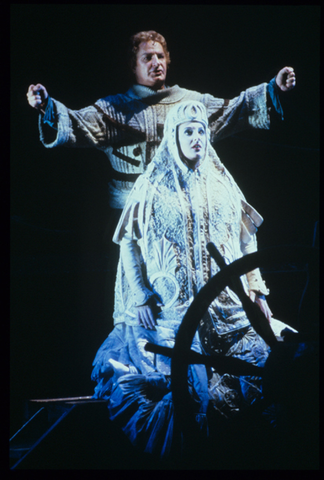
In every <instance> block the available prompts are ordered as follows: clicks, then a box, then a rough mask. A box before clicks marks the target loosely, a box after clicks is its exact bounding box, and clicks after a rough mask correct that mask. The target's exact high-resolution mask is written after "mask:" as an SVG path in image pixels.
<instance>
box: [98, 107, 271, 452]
mask: <svg viewBox="0 0 324 480" xmlns="http://www.w3.org/2000/svg"><path fill="white" fill-rule="evenodd" d="M192 105H194V107H195V108H196V109H199V108H201V104H199V102H194V103H193V102H189V103H188V104H185V105H184V104H182V105H181V106H180V107H179V106H177V107H175V108H180V109H181V108H182V109H184V112H185V109H186V106H187V107H188V108H189V107H190V108H191V106H192ZM202 108H203V111H204V107H203V106H202ZM202 115H205V114H204V113H202ZM178 117H179V112H178V111H177V110H175V109H173V110H172V111H170V113H169V114H168V116H167V120H166V123H165V127H164V137H163V141H162V143H161V145H160V147H159V148H158V151H157V153H156V155H155V157H154V159H153V161H152V162H151V164H150V165H149V166H148V168H147V170H146V171H145V173H144V174H143V175H141V177H139V179H138V180H137V181H136V183H135V185H134V188H133V190H132V192H131V193H130V195H129V197H128V200H127V203H126V206H125V208H124V210H123V214H122V216H121V219H120V221H119V224H118V227H117V229H116V232H115V235H114V241H115V242H116V243H119V244H120V246H121V255H120V259H119V265H118V272H117V278H116V286H115V309H114V322H115V327H114V330H113V331H112V332H111V334H110V335H109V336H108V338H107V339H106V340H105V341H104V343H103V344H102V346H101V347H100V349H99V350H98V352H97V355H96V358H95V360H94V363H93V366H94V369H93V372H92V379H93V380H96V381H97V386H96V388H95V397H96V398H107V399H109V407H108V408H109V412H110V416H111V418H112V419H113V420H115V421H116V422H117V423H119V424H120V426H121V428H122V429H123V430H124V432H125V433H126V434H127V435H128V437H129V438H130V440H131V441H132V442H133V443H134V445H137V446H138V447H139V448H141V449H142V450H144V451H149V452H154V453H157V454H159V455H161V456H164V455H168V454H169V453H170V452H171V451H172V449H173V445H174V443H176V444H177V445H178V441H176V442H175V433H174V430H173V422H174V418H173V404H172V392H171V386H170V374H171V370H170V359H169V358H167V357H164V356H162V355H156V354H153V353H150V352H148V351H146V350H145V344H146V343H147V342H151V343H155V344H158V345H161V346H168V347H173V346H174V342H175V337H176V334H177V330H178V328H179V326H180V323H181V321H182V318H183V316H184V314H185V313H186V311H187V309H188V307H189V305H190V304H191V302H192V301H193V299H194V298H195V296H196V294H197V292H198V291H199V290H200V289H201V288H202V287H203V286H204V285H205V284H206V282H207V281H208V280H209V279H210V278H211V276H213V275H215V274H216V273H217V271H218V270H219V267H218V266H217V264H216V263H215V262H214V260H213V259H212V258H211V257H210V255H209V253H208V251H207V248H206V245H207V243H208V242H213V243H214V244H215V245H216V247H217V248H218V249H219V251H220V252H221V254H222V256H223V257H224V259H225V261H226V263H230V262H232V261H234V260H236V259H237V258H240V257H241V256H242V255H243V254H244V253H246V251H249V252H250V251H254V250H256V239H255V232H256V230H257V227H258V226H259V225H260V224H261V223H262V217H261V216H260V215H259V214H258V213H257V211H256V210H255V209H254V208H253V207H251V206H250V205H249V204H248V203H247V202H246V200H245V198H244V196H243V194H242V192H241V191H240V189H239V187H238V186H237V184H236V183H235V181H234V179H233V178H232V176H231V175H230V173H229V172H228V171H227V169H226V168H225V167H224V165H223V164H222V163H221V162H220V160H219V158H218V157H217V155H216V153H215V151H214V149H213V148H212V146H211V144H210V142H209V141H208V148H207V153H206V156H205V158H204V159H203V160H202V161H201V164H200V165H199V166H198V167H197V168H196V169H195V170H191V169H190V168H188V167H187V166H186V165H185V164H184V163H183V162H182V161H181V159H180V156H179V151H178V145H177V125H178V124H179V118H178ZM177 118H178V121H177ZM188 118H191V117H190V116H189V117H188ZM203 118H204V116H202V117H201V118H200V120H201V121H203ZM206 119H207V117H206ZM204 125H207V122H206V123H204ZM206 133H207V134H208V136H209V131H208V129H207V130H206ZM136 249H137V250H136ZM126 253H127V254H126ZM136 265H137V268H138V271H137V273H136V276H133V277H132V275H133V270H134V269H135V266H136ZM130 274H131V275H130ZM131 278H134V279H135V280H134V281H131V280H130V279H131ZM251 278H252V282H256V283H257V284H258V289H259V290H263V291H264V292H265V293H267V289H266V287H265V285H264V283H263V282H262V279H261V277H260V275H259V272H255V275H254V277H253V275H252V277H251ZM242 282H243V285H244V287H245V290H246V292H247V293H248V290H249V288H250V287H249V281H248V279H247V277H246V276H245V275H244V276H242ZM151 297H152V298H151ZM150 298H151V300H152V299H154V300H155V302H156V303H157V304H158V306H159V314H158V317H157V325H156V328H155V330H147V329H145V328H143V327H142V326H139V325H138V324H137V319H136V309H137V307H138V305H143V304H144V303H146V302H147V300H148V299H150ZM139 299H140V300H139ZM191 348H192V350H195V351H196V352H199V353H205V354H206V353H207V354H210V353H213V351H214V352H218V353H223V354H224V355H231V356H235V357H237V358H241V359H244V360H246V361H247V362H250V363H253V364H256V365H259V366H263V365H264V363H265V361H266V358H267V356H268V353H269V347H268V346H267V345H266V343H265V342H264V341H263V340H262V338H261V337H259V335H257V334H256V332H255V331H254V330H253V328H252V327H251V325H250V322H249V320H248V318H247V317H246V314H245V312H244V310H243V308H242V305H241V302H240V300H239V298H238V297H237V296H236V294H235V293H234V292H233V291H232V290H231V289H229V288H228V287H226V288H225V289H224V291H223V292H221V294H220V295H219V296H218V297H217V298H216V299H215V300H214V301H213V302H212V304H211V305H210V307H209V309H208V314H207V315H206V316H205V317H204V318H203V319H201V322H200V326H199V329H198V331H197V332H196V334H195V337H194V339H193V343H192V347H191ZM110 359H113V360H116V361H117V362H120V364H122V365H124V366H126V369H127V371H126V372H122V373H125V374H121V373H120V372H118V371H117V370H118V369H117V370H116V369H113V367H112V365H111V363H110V362H109V360H110ZM188 382H189V387H190V391H191V394H192V398H193V402H194V405H195V407H196V414H197V415H196V421H197V422H198V424H199V426H200V428H201V429H202V431H204V432H206V435H207V434H208V409H209V408H213V409H214V411H216V412H217V413H218V414H219V415H220V416H222V417H224V416H225V417H226V418H228V417H230V416H231V415H233V414H236V413H237V412H239V411H240V410H241V409H242V408H244V407H245V406H247V405H250V404H251V403H253V402H254V401H255V400H256V399H257V398H259V397H260V395H261V385H260V379H257V378H248V377H240V378H238V377H234V376H232V375H230V374H226V375H219V374H218V373H217V372H216V371H214V370H212V369H210V370H207V369H206V367H205V366H204V365H190V366H189V367H188Z"/></svg>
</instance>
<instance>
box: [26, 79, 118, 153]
mask: <svg viewBox="0 0 324 480" xmlns="http://www.w3.org/2000/svg"><path fill="white" fill-rule="evenodd" d="M27 100H28V103H29V105H30V106H31V107H33V108H35V109H36V110H38V112H39V113H40V115H39V122H38V125H39V131H40V140H41V142H42V143H43V145H44V146H45V147H47V148H52V147H56V146H59V145H66V146H70V147H95V148H102V147H104V148H105V147H107V145H108V144H109V142H110V140H111V138H112V137H113V136H114V132H112V131H111V129H110V128H109V127H107V123H106V122H105V120H104V119H103V114H102V113H100V112H98V110H97V109H96V108H95V106H94V105H92V106H89V107H86V108H83V109H81V110H71V109H69V108H67V107H66V106H65V105H63V104H62V103H61V102H59V101H58V100H54V99H53V98H52V97H50V96H49V94H48V92H47V90H46V88H45V87H44V86H43V85H41V84H40V83H38V84H36V85H33V84H32V85H30V86H29V88H28V92H27Z"/></svg>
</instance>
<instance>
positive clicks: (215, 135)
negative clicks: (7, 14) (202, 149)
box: [27, 31, 296, 319]
mask: <svg viewBox="0 0 324 480" xmlns="http://www.w3.org/2000/svg"><path fill="white" fill-rule="evenodd" d="M169 63H170V55H169V52H168V49H167V44H166V41H165V39H164V37H163V36H162V35H160V34H158V33H157V32H154V31H148V32H140V33H138V34H136V35H134V36H133V37H131V39H130V66H131V69H132V71H133V74H134V77H135V84H134V85H133V86H132V87H131V88H130V89H129V90H128V91H127V92H126V93H124V94H118V95H113V96H108V97H106V98H101V99H99V100H98V101H96V102H95V104H94V105H91V106H89V107H86V108H84V109H81V110H78V111H73V110H70V109H68V108H67V107H65V105H63V104H62V103H61V102H59V101H57V100H54V99H53V98H51V97H50V96H49V95H48V92H47V90H46V88H45V87H44V86H43V85H41V84H39V83H38V84H36V85H30V86H29V88H28V92H27V98H28V102H29V104H30V105H31V106H32V107H33V108H36V109H37V110H38V111H39V112H40V117H39V129H40V139H41V141H42V143H43V144H44V146H45V147H47V148H52V147H56V146H58V145H65V146H73V147H75V146H80V147H94V148H97V149H99V150H102V151H103V152H104V153H105V154H106V155H107V158H108V160H109V163H110V166H111V169H112V172H111V178H110V181H109V194H110V207H111V208H112V211H116V212H117V218H118V217H119V215H120V212H121V209H122V208H123V207H124V205H125V202H126V199H127V197H128V194H129V193H130V191H131V189H132V187H133V185H134V182H135V180H136V179H137V177H138V176H139V175H140V174H141V173H143V172H144V171H145V169H146V167H147V165H148V164H149V163H150V161H151V160H152V158H153V156H154V154H155V152H156V149H157V147H158V146H159V144H160V142H161V140H162V136H163V126H164V122H165V118H166V115H167V113H168V111H169V110H170V109H171V108H172V107H173V106H174V105H175V104H177V103H180V102H183V101H187V100H195V101H199V102H201V103H203V104H204V106H205V107H206V109H207V115H208V120H209V128H210V131H211V141H212V143H215V142H216V141H217V140H219V139H221V138H224V137H225V136H227V135H231V134H232V133H234V132H237V131H239V130H243V129H246V128H263V129H269V127H270V117H269V110H270V109H274V110H275V111H276V112H277V113H278V114H281V115H282V109H281V105H280V101H279V96H278V93H279V92H286V91H289V90H291V89H292V88H293V87H294V86H295V83H296V80H295V73H294V70H293V68H291V67H284V68H283V69H281V70H280V71H279V73H278V75H277V76H276V78H275V79H273V80H271V81H270V82H269V84H266V83H263V84H261V85H258V86H256V87H251V88H249V89H247V90H246V91H245V92H241V93H240V95H239V96H238V97H236V98H234V99H232V100H224V99H220V98H216V97H213V96H212V95H210V94H201V93H199V92H195V91H190V90H187V89H185V88H181V87H179V86H178V85H174V86H173V87H168V86H167V85H166V83H165V82H166V76H167V68H168V65H169ZM49 126H50V127H49ZM247 213H248V212H247ZM115 221H116V220H115ZM114 226H115V222H113V223H112V228H111V236H112V233H113V230H114ZM252 293H253V292H252ZM254 293H256V294H259V295H256V297H255V301H256V302H257V303H258V304H259V306H260V307H261V309H262V310H263V311H264V313H265V315H266V316H267V318H268V319H270V317H271V312H270V309H269V307H268V306H267V304H266V301H265V299H264V297H263V294H264V289H263V290H262V291H258V289H256V290H254Z"/></svg>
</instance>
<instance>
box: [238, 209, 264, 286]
mask: <svg viewBox="0 0 324 480" xmlns="http://www.w3.org/2000/svg"><path fill="white" fill-rule="evenodd" d="M241 203H242V223H241V252H242V254H243V255H249V254H250V253H254V252H256V251H257V250H258V245H257V238H256V232H257V230H258V227H259V226H260V225H261V224H262V222H263V218H262V217H261V215H260V214H259V213H258V212H257V211H256V210H255V209H254V208H253V207H252V206H251V205H250V204H248V203H247V202H246V201H245V200H241ZM246 278H247V280H248V284H249V290H253V291H254V292H257V293H260V294H262V295H269V293H270V290H269V289H268V288H267V287H266V284H265V282H264V280H263V279H262V276H261V272H260V270H259V269H258V268H256V269H254V270H251V272H248V273H247V274H246Z"/></svg>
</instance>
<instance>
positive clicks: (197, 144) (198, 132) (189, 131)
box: [178, 122, 207, 167]
mask: <svg viewBox="0 0 324 480" xmlns="http://www.w3.org/2000/svg"><path fill="white" fill-rule="evenodd" d="M178 138H179V144H180V148H181V151H182V153H183V155H184V156H185V157H186V159H187V160H188V165H189V166H192V167H194V166H195V165H197V164H198V163H199V162H200V161H201V160H203V159H204V157H205V154H206V146H207V135H206V130H205V127H204V125H203V124H202V123H200V122H185V123H182V124H181V125H179V129H178Z"/></svg>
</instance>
